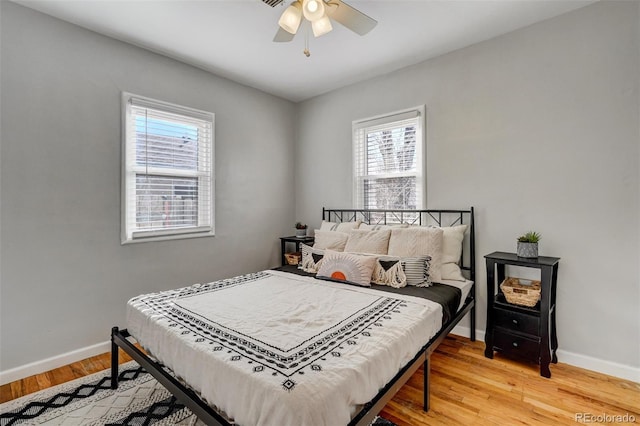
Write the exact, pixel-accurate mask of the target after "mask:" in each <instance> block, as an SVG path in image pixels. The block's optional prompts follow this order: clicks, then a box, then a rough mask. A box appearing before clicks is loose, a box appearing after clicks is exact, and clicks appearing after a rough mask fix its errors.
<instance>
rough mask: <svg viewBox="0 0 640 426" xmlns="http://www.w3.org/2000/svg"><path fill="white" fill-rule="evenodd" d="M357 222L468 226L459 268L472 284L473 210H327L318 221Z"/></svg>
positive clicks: (474, 261) (324, 209) (323, 209)
mask: <svg viewBox="0 0 640 426" xmlns="http://www.w3.org/2000/svg"><path fill="white" fill-rule="evenodd" d="M358 219H360V220H361V221H362V222H364V223H367V224H369V225H387V224H388V225H393V224H400V223H407V224H409V225H419V226H429V225H433V226H456V225H463V224H467V225H469V228H468V229H467V231H466V232H465V238H464V241H463V244H462V256H461V259H460V269H462V270H463V271H467V274H468V275H469V276H468V277H467V278H468V279H470V280H471V281H474V282H475V278H476V260H475V257H476V256H475V254H476V251H475V229H474V218H473V207H471V208H469V209H468V210H381V209H327V208H324V207H323V208H322V220H326V221H328V222H351V221H355V220H358Z"/></svg>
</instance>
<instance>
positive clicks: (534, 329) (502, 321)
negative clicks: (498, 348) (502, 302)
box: [493, 308, 540, 337]
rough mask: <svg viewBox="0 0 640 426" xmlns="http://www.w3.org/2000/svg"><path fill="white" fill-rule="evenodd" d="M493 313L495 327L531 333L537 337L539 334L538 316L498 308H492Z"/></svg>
mask: <svg viewBox="0 0 640 426" xmlns="http://www.w3.org/2000/svg"><path fill="white" fill-rule="evenodd" d="M493 314H494V320H495V324H496V326H497V327H503V328H506V329H508V330H513V331H519V332H520V333H526V334H531V335H532V336H535V337H538V336H539V335H540V334H539V328H540V318H538V317H534V316H531V315H525V314H521V313H518V312H512V311H507V310H504V309H500V308H494V310H493Z"/></svg>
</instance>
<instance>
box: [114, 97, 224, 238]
mask: <svg viewBox="0 0 640 426" xmlns="http://www.w3.org/2000/svg"><path fill="white" fill-rule="evenodd" d="M123 110H124V126H125V128H124V162H123V189H122V192H123V194H122V199H123V218H122V242H123V243H129V242H139V241H150V240H154V239H155V240H157V239H170V238H189V237H200V236H208V235H213V234H214V172H213V148H214V146H213V129H214V127H213V125H214V115H213V114H212V113H209V112H204V111H198V110H195V109H191V108H186V107H182V106H178V105H172V104H169V103H166V102H161V101H156V100H153V99H148V98H143V97H141V96H136V95H132V94H130V93H123Z"/></svg>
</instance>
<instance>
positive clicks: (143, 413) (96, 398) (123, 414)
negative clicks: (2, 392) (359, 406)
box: [0, 361, 393, 426]
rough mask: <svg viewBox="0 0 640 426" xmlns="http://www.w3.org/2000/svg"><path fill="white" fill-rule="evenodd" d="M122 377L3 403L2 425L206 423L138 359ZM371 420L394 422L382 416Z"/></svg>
mask: <svg viewBox="0 0 640 426" xmlns="http://www.w3.org/2000/svg"><path fill="white" fill-rule="evenodd" d="M118 376H119V383H120V384H119V387H118V389H117V390H112V389H111V388H110V376H109V370H105V371H102V372H100V373H96V374H93V375H90V376H87V377H84V378H81V379H78V380H74V381H72V382H68V383H65V384H62V385H59V386H55V387H53V388H50V389H46V390H43V391H40V392H37V393H35V394H31V395H27V396H25V397H22V398H19V399H16V400H13V401H9V402H7V403H5V404H1V405H0V425H2V426H9V425H48V426H54V425H55V426H63V425H86V426H90V425H130V426H134V425H156V426H169V425H178V426H195V425H198V426H201V425H203V423H202V422H201V421H200V420H199V419H198V418H197V417H196V416H195V415H193V413H191V411H190V410H189V409H187V408H185V407H184V405H182V404H181V403H179V402H178V401H176V398H175V397H174V396H172V395H171V394H170V393H169V392H168V391H167V390H166V389H165V388H164V387H162V385H160V384H159V383H158V382H157V381H156V380H155V379H154V378H153V377H152V376H151V375H150V374H148V373H147V372H145V371H144V370H143V369H142V367H140V366H139V365H138V364H136V363H135V361H130V362H128V363H126V364H123V365H121V366H120V374H119V375H118ZM372 425H375V426H393V423H392V422H389V421H388V420H385V419H383V418H380V417H379V418H377V419H376V420H375V421H374V422H373V423H372Z"/></svg>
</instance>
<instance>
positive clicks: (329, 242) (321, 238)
mask: <svg viewBox="0 0 640 426" xmlns="http://www.w3.org/2000/svg"><path fill="white" fill-rule="evenodd" d="M348 239H349V234H347V233H344V232H337V231H321V230H319V229H316V230H315V242H314V243H313V248H316V249H321V250H323V249H330V250H335V251H344V246H345V245H346V244H347V240H348Z"/></svg>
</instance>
